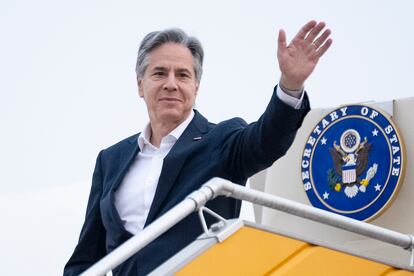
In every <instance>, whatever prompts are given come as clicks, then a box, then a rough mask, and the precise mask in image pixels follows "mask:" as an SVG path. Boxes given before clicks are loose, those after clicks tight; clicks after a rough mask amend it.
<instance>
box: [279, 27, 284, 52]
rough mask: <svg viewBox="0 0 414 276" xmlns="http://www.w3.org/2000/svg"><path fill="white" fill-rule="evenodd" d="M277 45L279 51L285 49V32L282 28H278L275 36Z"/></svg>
mask: <svg viewBox="0 0 414 276" xmlns="http://www.w3.org/2000/svg"><path fill="white" fill-rule="evenodd" d="M277 46H278V50H279V51H283V50H284V49H286V33H285V31H284V30H282V29H280V30H279V36H278V38H277Z"/></svg>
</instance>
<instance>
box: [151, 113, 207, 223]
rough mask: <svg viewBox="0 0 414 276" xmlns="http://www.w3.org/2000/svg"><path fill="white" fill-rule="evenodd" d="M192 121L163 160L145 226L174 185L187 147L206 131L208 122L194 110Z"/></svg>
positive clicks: (184, 158)
mask: <svg viewBox="0 0 414 276" xmlns="http://www.w3.org/2000/svg"><path fill="white" fill-rule="evenodd" d="M194 112H195V115H194V119H193V120H192V121H191V123H190V124H189V125H188V127H187V128H186V130H185V131H184V132H183V134H182V135H181V137H180V138H179V139H178V140H177V142H176V143H175V145H174V146H173V147H172V149H171V151H170V152H169V153H168V155H167V156H166V157H165V158H164V163H163V165H162V170H161V175H160V178H159V181H158V185H157V189H156V192H155V196H154V200H153V201H152V205H151V208H150V211H149V213H148V217H147V220H146V222H145V226H147V225H148V224H149V223H151V222H152V221H153V220H154V219H155V218H156V217H157V213H158V211H159V209H160V207H161V205H162V203H163V202H164V200H165V198H166V197H167V195H168V193H169V192H170V190H171V188H172V187H173V185H174V182H175V180H176V179H177V176H178V175H179V173H180V171H181V168H182V167H183V165H184V163H185V160H186V159H187V156H188V153H189V147H191V146H192V145H193V143H195V142H196V141H198V140H200V139H202V136H203V134H204V133H206V132H207V131H208V121H207V119H206V118H204V117H203V116H202V115H201V114H200V113H198V112H197V111H196V110H194Z"/></svg>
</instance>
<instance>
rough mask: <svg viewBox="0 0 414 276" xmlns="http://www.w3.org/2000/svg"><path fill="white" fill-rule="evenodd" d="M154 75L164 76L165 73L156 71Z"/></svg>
mask: <svg viewBox="0 0 414 276" xmlns="http://www.w3.org/2000/svg"><path fill="white" fill-rule="evenodd" d="M153 75H154V76H164V75H165V73H164V72H163V71H155V72H154V74H153Z"/></svg>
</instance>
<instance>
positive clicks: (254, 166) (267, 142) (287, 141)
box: [220, 86, 310, 183]
mask: <svg viewBox="0 0 414 276" xmlns="http://www.w3.org/2000/svg"><path fill="white" fill-rule="evenodd" d="M276 91H277V86H276V87H275V89H274V92H273V94H272V98H271V100H270V102H269V104H268V106H267V108H266V110H265V112H264V113H263V114H262V116H261V117H260V118H259V120H257V121H256V122H254V123H251V124H249V125H247V124H246V123H245V122H244V121H243V120H242V119H238V120H233V121H232V122H231V124H233V125H232V126H230V127H227V128H228V129H232V131H231V132H227V133H226V137H223V140H224V143H223V144H222V146H221V150H220V151H221V156H222V157H223V158H224V160H223V164H224V165H225V174H226V175H225V177H226V178H227V179H230V180H232V181H234V182H236V183H241V182H243V181H244V180H245V179H246V178H248V177H250V176H252V175H253V174H255V173H257V172H259V171H261V170H263V169H265V168H267V167H269V166H271V165H272V164H273V163H274V162H275V161H276V160H277V159H278V158H280V157H281V156H283V155H284V154H285V153H286V151H287V150H288V149H289V147H290V146H291V144H292V142H293V140H294V138H295V136H296V132H297V130H298V129H299V127H300V126H301V125H302V122H303V119H304V118H305V116H306V114H307V113H308V112H309V110H310V105H309V100H308V97H307V94H305V95H304V98H303V102H302V106H301V108H300V109H295V108H293V107H291V106H289V105H287V104H286V103H284V102H283V101H282V100H280V99H279V97H278V96H277V93H276ZM304 93H305V92H304Z"/></svg>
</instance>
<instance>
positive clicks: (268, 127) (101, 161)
mask: <svg viewBox="0 0 414 276" xmlns="http://www.w3.org/2000/svg"><path fill="white" fill-rule="evenodd" d="M308 111H309V101H308V98H307V96H306V95H305V97H304V102H303V105H302V108H301V109H293V108H292V107H290V106H288V105H286V104H285V103H283V102H282V101H281V100H280V99H279V98H278V97H277V95H276V88H275V90H274V93H273V96H272V99H271V101H270V103H269V105H268V106H267V108H266V111H265V112H264V114H263V115H262V116H261V117H260V118H259V120H258V121H257V122H254V123H251V124H249V125H247V124H246V122H245V121H244V120H242V119H240V118H233V119H230V120H227V121H224V122H221V123H219V124H212V123H209V122H208V121H207V119H206V118H204V117H203V116H202V115H201V114H200V113H198V112H197V111H195V116H194V118H193V120H192V121H191V123H190V124H189V125H188V127H187V128H186V129H185V131H184V132H183V134H182V135H181V137H180V138H179V139H178V140H177V142H176V143H175V145H174V146H173V148H172V149H171V151H170V152H169V153H168V155H167V156H166V157H165V159H164V163H163V167H162V171H161V175H160V178H159V182H158V186H157V189H156V192H155V196H154V200H153V203H152V205H151V208H150V211H149V214H148V217H147V220H146V223H145V225H148V224H150V223H151V222H153V221H154V220H155V219H156V218H158V217H160V216H161V215H163V214H164V213H165V212H167V211H168V210H169V209H171V208H172V207H173V206H175V205H176V204H177V203H179V202H180V201H182V200H183V199H184V198H185V197H186V196H187V195H188V194H189V193H191V192H192V191H194V190H196V189H198V188H200V186H201V185H202V184H204V183H205V182H207V181H208V180H210V179H211V178H213V177H222V178H225V179H228V180H230V181H232V182H235V183H238V184H241V185H244V184H245V183H246V180H247V178H248V177H250V176H252V175H253V174H255V173H257V172H259V171H261V170H263V169H265V168H267V167H269V166H270V165H272V164H273V162H274V161H275V160H276V159H278V158H279V157H281V156H283V155H284V154H285V152H286V151H287V150H288V148H289V147H290V145H291V144H292V142H293V139H294V137H295V135H296V131H297V129H298V128H299V127H300V126H301V124H302V121H303V118H304V117H305V115H306V113H307V112H308ZM137 137H138V134H136V135H133V136H131V137H129V138H127V139H125V140H123V141H121V142H119V143H117V144H115V145H113V146H111V147H109V148H107V149H105V150H103V151H101V152H100V153H99V155H98V158H97V161H96V167H95V171H94V173H93V179H92V188H91V192H90V196H89V201H88V207H87V211H86V217H85V222H84V225H83V227H82V230H81V234H80V238H79V243H78V245H77V246H76V248H75V251H74V252H73V255H72V256H71V258H70V259H69V261H68V263H67V264H66V266H65V269H64V275H78V274H79V273H81V272H82V271H84V270H86V269H87V268H88V267H90V266H91V265H92V264H94V263H95V262H97V261H98V260H99V259H101V258H102V257H104V256H105V255H106V254H108V253H109V252H111V251H112V250H114V249H115V248H116V247H117V246H119V245H121V244H122V243H123V242H125V241H126V240H128V239H129V238H131V237H132V234H131V233H129V232H128V231H127V230H125V228H124V222H123V221H122V220H121V218H120V216H119V214H118V212H117V210H116V208H115V201H114V195H115V192H116V190H117V189H118V187H119V185H120V184H121V183H122V179H123V177H124V176H125V174H126V172H127V171H128V169H129V166H130V164H131V163H132V161H133V160H134V158H135V157H136V155H137V153H138V151H139V147H138V143H137ZM195 137H201V139H194V138H195ZM207 206H208V207H209V208H210V209H212V210H214V211H215V212H217V213H218V214H220V215H222V216H223V217H225V218H235V217H237V216H238V215H239V212H240V201H238V200H235V199H231V198H224V197H218V198H216V199H214V200H212V201H210V202H209V203H208V204H207ZM201 233H202V227H201V224H200V221H199V218H198V216H197V215H196V213H193V214H191V215H190V216H188V217H187V218H185V219H184V220H182V221H181V222H180V223H178V224H177V225H175V226H174V227H173V228H171V229H170V230H168V231H167V232H166V233H165V234H163V235H162V236H160V237H159V238H158V239H156V240H155V241H153V242H152V243H150V244H149V245H147V246H146V247H145V248H143V249H142V250H141V251H140V252H138V253H137V254H135V255H133V256H132V257H131V258H129V259H128V260H127V261H125V262H124V263H123V264H121V265H120V266H119V267H117V268H115V269H114V270H113V274H114V275H145V274H148V273H149V272H151V271H152V270H153V269H154V268H156V267H157V266H159V265H160V264H162V263H163V262H164V261H166V260H167V259H169V258H170V257H171V256H173V255H174V254H175V253H177V252H178V251H179V250H181V249H182V248H183V247H185V246H186V245H188V244H189V243H191V242H192V241H193V240H194V239H196V237H197V236H199V235H200V234H201Z"/></svg>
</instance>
